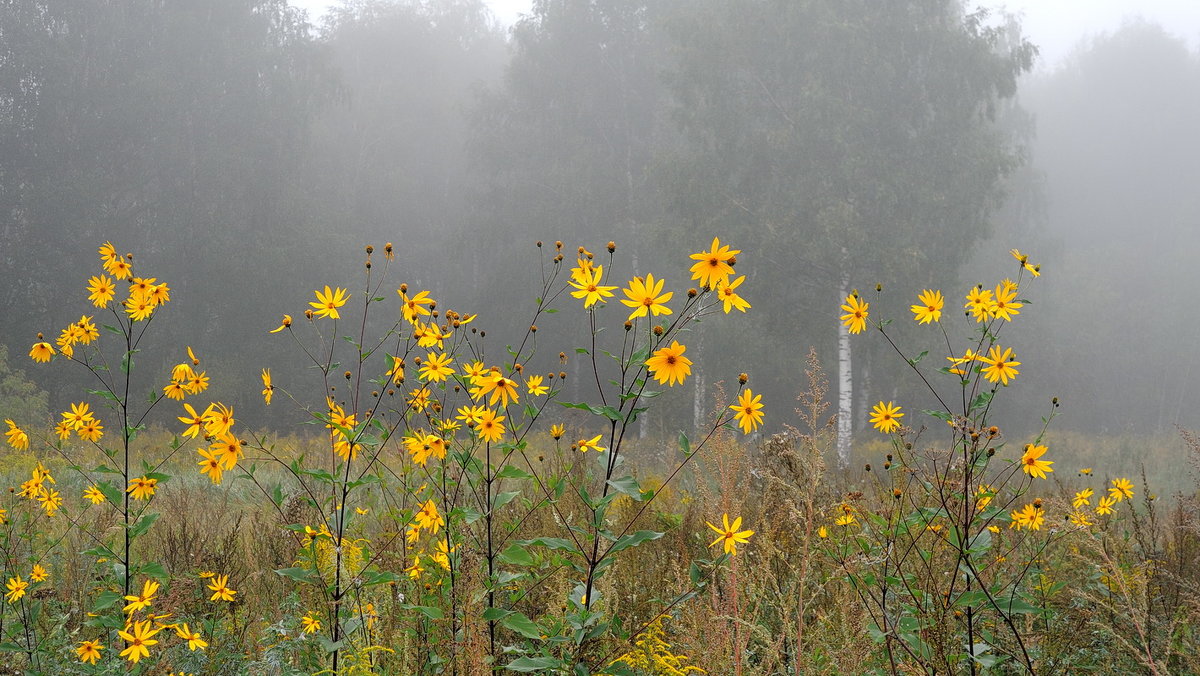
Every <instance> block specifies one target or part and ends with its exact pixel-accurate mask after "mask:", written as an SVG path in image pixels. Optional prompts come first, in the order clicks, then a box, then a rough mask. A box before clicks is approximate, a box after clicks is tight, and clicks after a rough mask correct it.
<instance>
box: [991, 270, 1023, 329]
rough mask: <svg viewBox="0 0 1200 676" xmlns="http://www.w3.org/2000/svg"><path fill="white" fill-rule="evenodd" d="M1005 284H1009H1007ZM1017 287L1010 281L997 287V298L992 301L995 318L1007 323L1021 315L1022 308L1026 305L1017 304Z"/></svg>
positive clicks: (992, 311)
mask: <svg viewBox="0 0 1200 676" xmlns="http://www.w3.org/2000/svg"><path fill="white" fill-rule="evenodd" d="M1005 282H1008V283H1007V284H1006V283H1005ZM1016 299H1017V285H1016V284H1013V283H1012V282H1010V281H1009V280H1005V281H1004V282H1000V283H999V284H997V285H996V297H995V300H993V301H992V306H991V308H990V312H991V313H992V316H993V317H999V318H1000V319H1003V320H1004V321H1006V322H1010V321H1012V318H1013V317H1014V316H1015V315H1019V314H1021V312H1020V308H1022V307H1024V306H1025V304H1024V303H1018V302H1017V300H1016Z"/></svg>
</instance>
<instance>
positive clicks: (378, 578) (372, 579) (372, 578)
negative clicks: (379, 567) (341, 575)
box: [363, 571, 400, 587]
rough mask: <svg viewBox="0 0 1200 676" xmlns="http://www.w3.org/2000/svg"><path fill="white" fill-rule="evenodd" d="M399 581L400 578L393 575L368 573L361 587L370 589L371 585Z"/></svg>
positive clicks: (380, 572)
mask: <svg viewBox="0 0 1200 676" xmlns="http://www.w3.org/2000/svg"><path fill="white" fill-rule="evenodd" d="M399 580H400V576H399V575H397V574H395V573H390V572H387V571H378V572H374V573H369V574H368V576H367V577H366V578H365V579H364V580H363V586H365V587H370V586H371V585H376V584H383V583H384V582H397V581H399Z"/></svg>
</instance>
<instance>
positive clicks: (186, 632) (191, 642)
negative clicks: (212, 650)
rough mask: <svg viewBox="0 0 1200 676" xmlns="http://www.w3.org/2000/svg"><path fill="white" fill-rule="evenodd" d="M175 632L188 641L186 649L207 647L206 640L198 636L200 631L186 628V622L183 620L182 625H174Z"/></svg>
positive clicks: (193, 649)
mask: <svg viewBox="0 0 1200 676" xmlns="http://www.w3.org/2000/svg"><path fill="white" fill-rule="evenodd" d="M175 634H176V635H177V636H179V638H181V639H183V640H185V641H187V642H188V650H192V651H195V650H203V649H205V648H207V647H208V642H206V641H205V640H204V639H202V638H200V632H198V631H192V630H191V629H188V626H187V622H184V623H183V626H177V627H175Z"/></svg>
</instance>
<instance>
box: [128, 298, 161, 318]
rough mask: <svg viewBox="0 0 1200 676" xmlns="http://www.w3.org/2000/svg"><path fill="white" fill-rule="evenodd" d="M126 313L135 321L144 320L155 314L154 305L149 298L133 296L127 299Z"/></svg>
mask: <svg viewBox="0 0 1200 676" xmlns="http://www.w3.org/2000/svg"><path fill="white" fill-rule="evenodd" d="M125 314H127V315H129V318H130V319H132V320H133V321H135V322H144V321H146V320H147V319H149V318H150V316H151V315H153V314H154V305H152V304H151V303H150V300H149V299H148V298H136V297H133V296H131V297H129V298H127V299H125Z"/></svg>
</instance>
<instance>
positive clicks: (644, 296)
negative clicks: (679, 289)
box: [621, 275, 675, 320]
mask: <svg viewBox="0 0 1200 676" xmlns="http://www.w3.org/2000/svg"><path fill="white" fill-rule="evenodd" d="M664 281H665V280H662V279H660V280H658V281H655V279H654V275H646V278H645V279H644V280H643V279H642V278H641V277H634V278H633V279H632V280H630V282H629V287H628V288H625V289H621V291H622V292H623V293H624V294H625V295H626V297H627V298H622V299H621V302H622V303H624V304H625V305H628V306H629V307H631V308H634V310H633V312H630V313H629V319H631V320H632V319H636V318H638V317H649V316H654V317H657V316H658V315H669V314H671V308H669V307H667V306H666V302H667V301H669V300H671V297H672V296H673V295H675V294H674V292H672V291H668V292H666V293H663V292H662V288H663V283H664Z"/></svg>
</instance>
